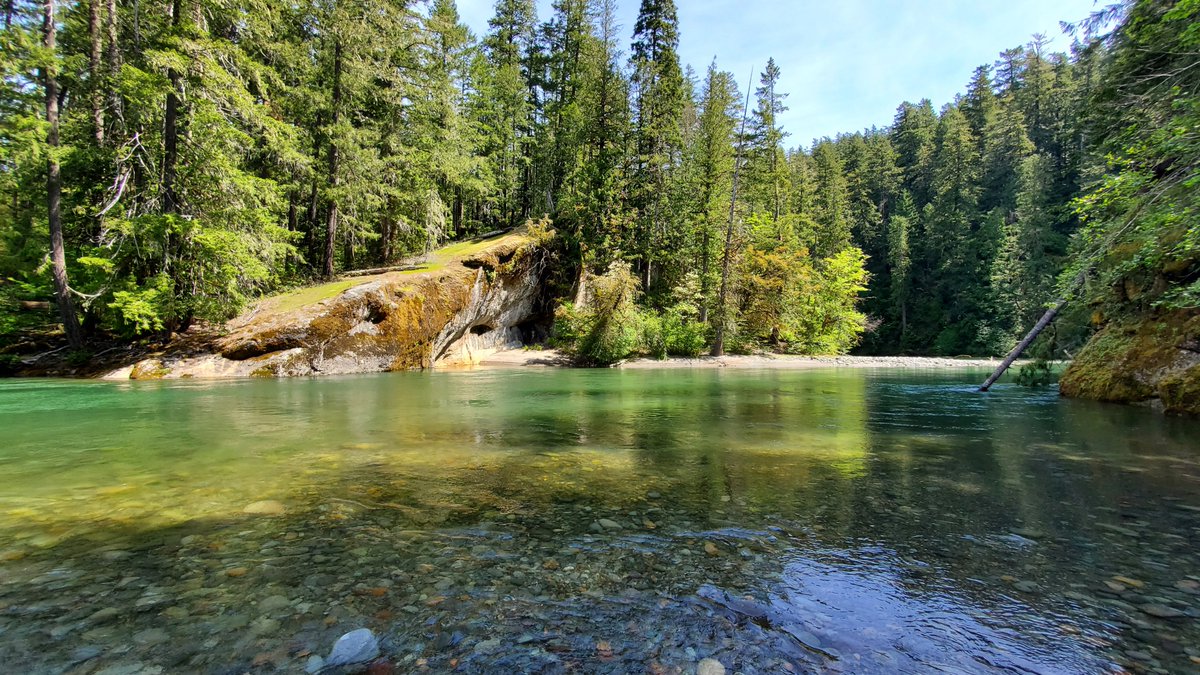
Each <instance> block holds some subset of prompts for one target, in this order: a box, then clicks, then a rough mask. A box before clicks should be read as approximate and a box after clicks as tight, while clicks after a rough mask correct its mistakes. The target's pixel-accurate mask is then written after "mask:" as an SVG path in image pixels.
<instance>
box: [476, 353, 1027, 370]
mask: <svg viewBox="0 0 1200 675" xmlns="http://www.w3.org/2000/svg"><path fill="white" fill-rule="evenodd" d="M999 363H1000V359H987V358H984V359H968V358H961V359H950V358H937V357H926V356H785V355H754V356H721V357H716V358H714V357H711V356H702V357H700V358H695V359H682V358H671V359H666V360H664V361H659V360H656V359H633V360H630V361H626V362H624V363H622V364H620V366H618V367H620V368H629V369H654V368H737V369H755V368H769V369H778V370H801V369H807V368H908V369H933V368H937V369H944V368H959V369H962V368H976V369H987V368H995V367H996V366H997V365H999ZM1020 364H1021V362H1020V361H1018V362H1017V364H1015V365H1016V366H1019V365H1020ZM567 365H570V363H569V362H568V361H567V359H566V358H565V357H564V356H563V354H562V353H561V352H558V351H557V350H553V349H547V350H529V349H520V350H511V351H502V352H496V353H495V354H491V355H489V356H488V357H487V358H485V359H484V360H483V361H481V362H480V363H479V365H478V366H477V367H479V368H489V367H495V368H504V367H552V366H567Z"/></svg>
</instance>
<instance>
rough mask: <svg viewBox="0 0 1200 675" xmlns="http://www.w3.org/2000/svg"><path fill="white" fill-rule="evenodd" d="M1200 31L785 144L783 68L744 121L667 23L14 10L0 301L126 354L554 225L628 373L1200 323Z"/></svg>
mask: <svg viewBox="0 0 1200 675" xmlns="http://www.w3.org/2000/svg"><path fill="white" fill-rule="evenodd" d="M1198 12H1200V6H1198V5H1197V4H1196V3H1195V2H1191V1H1170V0H1138V1H1133V0H1129V1H1128V2H1124V3H1121V4H1118V5H1116V6H1114V7H1112V8H1109V9H1106V10H1104V11H1102V12H1100V13H1098V14H1097V15H1096V16H1094V17H1092V19H1090V20H1089V21H1086V22H1084V23H1083V24H1081V25H1080V26H1078V27H1076V36H1077V40H1076V43H1075V45H1074V46H1073V48H1072V50H1071V53H1070V54H1054V53H1049V52H1048V51H1047V48H1046V40H1045V38H1044V37H1042V36H1033V38H1032V40H1031V41H1030V42H1029V44H1027V45H1024V46H1021V47H1017V48H1013V49H1009V50H1005V51H1004V52H1002V53H1001V54H999V55H998V58H997V61H996V63H995V64H987V65H983V66H981V67H979V68H978V69H976V70H975V72H974V73H973V74H972V75H971V76H970V78H969V79H968V80H967V81H966V83H965V91H964V93H963V94H962V95H961V96H959V97H957V98H956V100H954V101H953V102H951V103H949V104H947V105H945V106H944V107H942V109H940V110H935V108H934V106H933V105H932V104H931V103H930V101H928V100H922V101H918V102H915V103H913V102H904V103H902V104H900V106H899V107H898V108H897V112H896V116H895V118H894V120H893V121H892V123H891V124H890V125H889V126H887V127H884V128H872V129H868V130H865V131H861V132H853V133H847V134H843V135H839V136H837V137H836V138H821V139H816V140H814V141H813V142H812V143H811V144H809V145H805V146H799V147H796V146H793V147H788V146H787V145H786V142H787V139H788V138H790V137H792V136H793V135H794V134H796V133H797V132H802V130H801V129H790V130H789V129H784V128H783V126H782V124H781V122H780V120H781V115H782V113H784V112H785V111H786V110H787V96H788V92H784V91H781V90H780V82H781V75H782V73H783V72H784V71H785V70H786V69H787V68H788V64H786V63H777V62H776V61H775V60H773V59H769V60H767V61H766V62H765V67H764V69H763V70H762V72H761V73H760V74H759V78H758V81H757V83H756V84H750V83H745V84H747V85H748V86H749V89H750V92H748V94H751V97H750V99H749V103H748V105H746V104H745V103H744V102H743V94H742V92H743V91H746V89H744V88H741V87H739V85H738V83H737V82H736V80H735V78H734V77H733V75H731V74H730V73H727V72H724V71H722V70H721V69H720V67H719V66H718V64H717V63H715V62H714V63H713V64H711V65H710V66H709V68H708V70H707V72H706V73H704V75H703V76H702V77H700V76H697V74H696V73H694V71H692V70H691V69H690V68H685V67H684V66H683V65H682V64H681V63H680V60H679V56H678V54H677V46H678V41H679V32H678V31H679V28H678V16H677V8H676V5H675V3H674V2H671V0H642V2H641V5H640V11H639V15H638V19H637V21H636V24H635V25H634V26H633V27H631V30H630V32H629V33H624V34H623V33H621V32H620V28H619V26H618V25H617V24H616V21H615V18H614V16H615V0H556V1H555V2H554V3H553V6H552V10H551V15H550V16H549V17H546V18H545V20H544V21H542V20H539V17H537V16H536V5H535V3H534V2H533V1H532V0H498V1H497V2H496V5H495V15H494V18H493V19H492V20H491V21H490V23H489V28H488V31H487V34H486V35H483V36H479V37H476V36H474V35H472V34H471V33H470V31H469V30H468V29H467V28H466V27H465V26H463V25H462V23H461V22H460V20H459V16H458V12H457V10H456V8H455V5H454V2H453V0H427V1H424V2H417V1H415V0H414V1H406V0H338V1H337V2H328V1H326V2H315V1H312V0H304V1H301V2H298V3H290V4H284V5H279V4H278V3H269V2H262V0H233V1H232V2H228V1H227V2H213V1H212V0H140V1H139V2H136V3H135V2H126V1H125V0H84V1H80V2H55V1H54V0H39V1H38V2H31V1H28V0H27V1H24V2H21V1H17V0H14V1H13V2H10V3H8V9H7V18H6V23H5V27H4V30H3V32H2V33H0V68H2V69H3V75H4V77H3V79H2V80H0V277H2V278H4V279H5V280H6V281H5V282H4V286H3V294H2V295H3V298H4V302H6V303H7V302H9V300H11V299H13V298H18V297H20V298H24V299H48V298H51V297H56V296H57V297H58V298H59V299H60V301H61V302H60V305H61V310H62V314H61V317H62V319H61V320H60V322H61V323H62V324H63V325H64V326H66V329H67V331H68V335H69V336H73V335H74V330H75V329H74V328H73V327H72V323H73V322H74V321H76V320H77V321H78V322H79V324H80V326H81V328H80V332H81V333H82V334H83V335H84V336H87V337H92V338H95V337H97V336H104V335H117V336H124V337H135V336H140V335H146V334H153V333H160V332H165V331H170V330H180V329H182V328H185V327H186V326H188V325H189V324H190V323H192V322H193V321H194V320H196V319H203V320H209V321H220V320H224V319H228V318H229V317H231V316H233V315H234V314H235V313H237V312H238V311H240V310H241V309H242V308H243V307H244V306H245V305H246V303H247V302H249V301H250V300H252V299H254V298H256V297H258V296H260V295H262V294H265V293H268V292H271V291H273V290H275V289H279V288H281V287H285V286H290V285H297V284H302V283H306V282H308V281H309V280H315V279H320V278H329V277H334V276H337V275H338V274H339V273H341V272H343V271H347V270H351V269H355V268H362V267H371V266H377V265H382V264H391V263H394V262H396V261H398V260H400V259H402V258H405V257H407V256H412V255H416V254H420V253H422V252H425V251H428V250H429V249H430V248H431V247H434V246H437V245H439V244H441V243H443V242H445V241H446V240H450V239H455V238H461V237H466V236H473V235H476V234H481V233H484V232H489V231H494V230H497V229H503V228H508V227H513V226H517V225H520V224H522V223H524V222H525V221H527V220H528V219H539V218H542V217H543V216H546V217H549V218H550V219H551V220H552V221H553V222H554V223H555V227H556V229H557V231H558V233H559V235H560V236H559V239H560V242H561V244H562V246H563V250H564V252H565V254H564V255H561V256H559V258H558V260H559V261H560V263H561V265H562V267H563V268H562V269H560V270H558V271H559V273H560V276H561V277H562V278H563V279H566V280H567V281H568V282H569V284H568V285H573V286H574V287H573V289H572V290H571V292H570V295H571V298H572V299H574V300H576V301H577V302H578V303H580V306H575V305H571V306H569V307H568V308H566V309H565V310H564V312H563V313H562V316H563V317H564V320H566V321H568V323H571V325H573V326H574V327H575V329H578V330H576V331H575V333H571V331H570V330H568V331H566V332H565V333H562V334H563V335H568V334H572V335H574V337H573V338H570V337H568V338H564V339H565V340H566V341H567V342H571V341H572V340H584V342H585V343H586V344H587V345H591V346H590V347H587V348H588V349H596V350H599V351H602V352H604V353H605V354H608V355H609V356H611V355H612V354H611V352H613V351H614V350H615V351H621V349H624V348H625V347H628V349H627V350H626V351H638V350H642V351H648V352H651V353H660V352H667V351H677V352H681V353H693V352H698V351H700V349H701V347H702V346H703V343H704V342H705V340H707V339H708V338H709V337H711V332H712V330H713V328H714V324H715V322H718V321H720V322H722V325H721V328H722V331H721V341H722V342H723V343H724V342H728V344H729V346H730V347H731V348H734V349H754V348H758V347H768V348H772V349H780V350H791V351H799V352H841V351H845V350H848V349H850V348H852V347H854V346H856V345H860V348H861V349H863V350H866V351H869V352H877V353H898V352H905V353H939V354H960V353H973V354H995V353H1000V352H1003V351H1005V350H1006V349H1008V348H1009V347H1010V346H1011V345H1012V344H1013V343H1014V342H1015V340H1016V338H1017V337H1018V336H1019V335H1020V334H1021V333H1022V332H1023V331H1024V330H1025V329H1026V328H1027V327H1028V326H1029V324H1031V323H1032V322H1033V321H1035V320H1036V318H1037V316H1038V315H1039V313H1040V312H1041V311H1042V309H1043V307H1044V306H1045V305H1046V303H1048V302H1050V301H1051V300H1052V299H1053V297H1054V296H1055V279H1056V278H1058V277H1059V276H1060V275H1061V276H1063V278H1064V279H1075V278H1085V279H1087V286H1086V287H1087V289H1089V290H1088V293H1089V297H1090V298H1098V299H1097V300H1096V301H1097V302H1106V303H1108V306H1107V309H1106V311H1109V312H1119V311H1124V310H1127V309H1129V308H1130V307H1131V306H1135V305H1136V306H1151V305H1154V306H1159V305H1163V304H1165V305H1169V306H1172V307H1195V306H1196V305H1197V304H1200V291H1198V290H1197V284H1198V283H1200V281H1198V280H1197V262H1196V261H1197V256H1198V252H1200V235H1198V234H1197V232H1198V230H1197V225H1196V223H1197V217H1196V211H1197V203H1196V197H1195V195H1196V193H1197V191H1196V187H1197V186H1196V181H1197V177H1196V176H1197V174H1196V171H1197V168H1196V167H1197V161H1196V160H1197V157H1200V152H1198V151H1197V148H1200V144H1198V142H1197V137H1196V132H1195V130H1196V128H1197V125H1198V122H1197V118H1198V115H1200V113H1198V112H1197V111H1198V110H1200V103H1198V101H1200V99H1198V98H1197V95H1196V92H1197V91H1198V90H1200V80H1198V79H1197V78H1198V77H1200V74H1198V73H1200V69H1198V68H1196V67H1195V66H1196V64H1197V62H1198V58H1197V56H1196V52H1197V47H1198V46H1200V34H1198V33H1197V31H1196V29H1195V26H1196V24H1197V21H1196V19H1197V17H1196V14H1197V13H1198ZM626 41H628V42H626ZM624 44H628V51H627V52H626V51H623V49H622V45H624ZM965 79H966V78H965ZM797 93H799V92H797ZM744 106H745V108H746V109H743V107H744ZM735 185H737V186H738V187H737V188H736V190H735V188H734V186H735ZM735 193H736V194H735ZM1081 225H1082V229H1081ZM1093 269H1094V270H1095V272H1094V273H1093V274H1091V275H1088V274H1084V275H1083V276H1082V277H1080V275H1079V272H1080V271H1087V270H1093ZM1064 270H1066V271H1065V272H1064ZM722 272H724V274H723V273H722ZM1069 286H1070V284H1067V283H1064V284H1063V288H1062V289H1060V290H1062V291H1064V292H1066V291H1073V288H1069ZM1113 288H1119V289H1122V290H1121V291H1120V292H1118V293H1117V294H1116V296H1113V295H1112V293H1111V292H1110V289H1113ZM56 289H57V290H56ZM721 289H724V290H723V291H721ZM589 298H590V299H592V302H593V303H595V302H601V301H603V303H607V305H611V306H612V308H615V309H611V308H610V310H605V308H604V307H599V306H591V307H588V306H587V305H588V303H589ZM607 305H606V306H607ZM605 311H610V312H616V315H615V316H607V315H605ZM0 316H4V317H5V319H4V323H3V324H0V330H9V329H11V328H12V326H13V324H14V319H13V317H14V316H15V314H14V313H13V312H12V305H11V303H10V304H6V305H5V306H3V307H0ZM572 322H573V323H572ZM622 322H625V323H629V322H634V323H638V325H639V326H640V328H638V329H636V330H635V329H634V328H631V327H630V326H627V325H623V324H622ZM656 322H657V323H656ZM580 326H584V327H585V328H587V330H585V329H584V328H580ZM588 330H592V331H593V333H588V332H587V331H588ZM595 331H600V332H595ZM725 331H728V335H726V334H725ZM587 335H592V337H591V338H587V337H586V336H587ZM639 335H640V336H641V338H637V337H636V336H639ZM1083 335H1084V333H1083V332H1081V331H1079V330H1076V331H1074V332H1072V331H1070V330H1067V329H1066V328H1064V329H1063V330H1062V331H1060V332H1059V333H1058V334H1056V335H1052V336H1051V339H1050V340H1048V341H1047V342H1046V344H1045V345H1043V349H1046V350H1050V349H1053V348H1054V347H1056V346H1063V345H1064V344H1067V343H1069V342H1071V341H1072V340H1077V339H1079V337H1080V336H1083ZM614 336H616V337H614ZM647 336H649V337H647ZM655 336H658V337H655ZM618 338H619V339H618ZM587 340H592V341H591V342H587ZM614 345H616V346H617V347H621V349H618V348H616V347H614ZM668 345H669V347H668ZM697 345H700V347H698V346H697ZM601 346H603V349H600V347H601ZM592 360H595V361H599V360H603V359H601V358H599V357H596V356H594V357H593V359H592Z"/></svg>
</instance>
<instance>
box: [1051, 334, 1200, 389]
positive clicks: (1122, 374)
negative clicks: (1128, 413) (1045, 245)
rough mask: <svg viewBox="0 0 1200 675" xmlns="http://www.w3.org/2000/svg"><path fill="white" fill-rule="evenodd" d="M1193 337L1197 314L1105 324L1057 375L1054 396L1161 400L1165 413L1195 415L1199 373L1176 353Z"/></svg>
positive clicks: (1184, 353)
mask: <svg viewBox="0 0 1200 675" xmlns="http://www.w3.org/2000/svg"><path fill="white" fill-rule="evenodd" d="M1198 335H1200V313H1197V312H1195V311H1176V312H1167V313H1162V314H1158V315H1153V316H1147V317H1144V318H1142V319H1140V320H1136V321H1126V322H1123V323H1113V324H1110V325H1108V326H1106V327H1104V328H1103V329H1102V330H1101V331H1100V332H1099V333H1097V334H1096V335H1095V337H1093V338H1092V339H1091V341H1089V342H1088V344H1087V345H1086V346H1085V347H1084V349H1083V350H1082V351H1081V352H1080V353H1079V355H1078V356H1077V357H1076V358H1075V360H1074V362H1072V363H1071V366H1070V367H1069V368H1068V369H1067V371H1066V372H1065V373H1063V377H1062V380H1061V381H1060V382H1059V388H1060V391H1061V392H1062V394H1063V395H1064V396H1070V397H1073V398H1088V399H1094V400H1098V401H1117V402H1137V401H1146V400H1149V399H1153V398H1161V399H1162V401H1163V404H1164V406H1165V407H1166V409H1167V410H1168V411H1172V412H1200V410H1197V408H1200V404H1198V403H1192V402H1191V401H1194V400H1198V399H1200V368H1197V367H1195V366H1194V365H1193V363H1194V361H1195V359H1192V358H1190V357H1189V356H1188V354H1190V352H1187V351H1186V350H1184V349H1182V348H1181V345H1183V344H1184V343H1186V342H1188V341H1189V340H1195V339H1196V337H1197V336H1198ZM1197 358H1200V357H1197ZM1189 397H1190V398H1189Z"/></svg>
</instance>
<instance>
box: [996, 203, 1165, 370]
mask: <svg viewBox="0 0 1200 675" xmlns="http://www.w3.org/2000/svg"><path fill="white" fill-rule="evenodd" d="M1137 211H1141V208H1140V207H1139V208H1138V209H1137ZM1137 211H1135V212H1134V216H1133V218H1130V219H1129V221H1130V222H1132V221H1133V219H1134V218H1136V217H1137ZM1089 269H1091V265H1090V264H1089V265H1088V266H1086V267H1084V269H1083V271H1081V272H1080V273H1079V274H1077V275H1075V278H1074V279H1073V280H1071V285H1070V287H1069V288H1068V291H1067V294H1066V296H1069V295H1071V294H1072V293H1073V292H1074V290H1075V289H1077V288H1079V287H1080V286H1083V282H1085V281H1087V273H1088V270H1089ZM1066 296H1064V297H1062V298H1059V299H1058V301H1057V302H1055V303H1054V306H1053V307H1051V308H1050V309H1048V310H1046V313H1045V314H1043V315H1042V318H1041V319H1039V320H1038V322H1037V324H1036V325H1034V327H1033V329H1031V330H1030V331H1029V333H1028V334H1027V335H1026V336H1025V339H1024V340H1021V341H1020V342H1019V343H1017V346H1016V347H1013V350H1012V351H1011V352H1009V353H1008V356H1006V357H1004V360H1003V361H1001V362H1000V366H999V367H998V368H996V370H995V372H993V373H992V374H991V376H990V377H988V379H987V380H985V381H984V383H983V385H982V386H980V387H979V391H987V390H988V389H991V387H992V385H993V384H995V383H996V380H999V379H1000V376H1001V375H1003V374H1004V371H1006V370H1008V368H1009V366H1011V365H1012V364H1013V361H1016V360H1017V359H1018V358H1020V357H1021V354H1022V353H1024V352H1025V350H1026V349H1028V348H1029V345H1031V344H1033V341H1034V340H1036V339H1037V336H1038V335H1040V334H1041V332H1042V331H1044V330H1046V326H1049V325H1050V323H1051V322H1053V321H1054V318H1055V317H1056V316H1058V313H1059V312H1061V311H1062V310H1063V307H1066V306H1067V297H1066Z"/></svg>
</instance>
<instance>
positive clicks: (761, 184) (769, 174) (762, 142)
mask: <svg viewBox="0 0 1200 675" xmlns="http://www.w3.org/2000/svg"><path fill="white" fill-rule="evenodd" d="M780 74H781V73H780V70H779V66H778V65H776V63H775V59H768V60H767V67H766V69H765V70H763V72H762V75H761V76H760V86H759V87H758V89H756V90H755V96H756V97H757V105H756V107H755V109H754V113H753V115H752V117H751V126H750V129H751V132H750V136H751V141H750V147H749V152H748V157H747V163H746V199H747V201H748V202H749V203H750V204H751V205H752V206H753V207H755V208H757V209H760V210H762V211H763V212H765V213H769V214H770V215H771V218H772V219H773V220H776V221H778V220H779V218H780V217H781V216H783V215H785V213H786V212H787V199H786V194H787V184H788V166H787V157H786V154H785V152H784V149H783V141H784V139H785V138H787V133H786V132H785V131H784V130H783V127H782V126H781V125H780V123H779V116H780V115H782V114H783V113H785V112H787V109H788V108H787V106H786V105H784V103H783V102H784V99H786V98H787V94H784V93H783V92H781V91H779V77H780Z"/></svg>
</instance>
